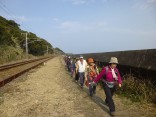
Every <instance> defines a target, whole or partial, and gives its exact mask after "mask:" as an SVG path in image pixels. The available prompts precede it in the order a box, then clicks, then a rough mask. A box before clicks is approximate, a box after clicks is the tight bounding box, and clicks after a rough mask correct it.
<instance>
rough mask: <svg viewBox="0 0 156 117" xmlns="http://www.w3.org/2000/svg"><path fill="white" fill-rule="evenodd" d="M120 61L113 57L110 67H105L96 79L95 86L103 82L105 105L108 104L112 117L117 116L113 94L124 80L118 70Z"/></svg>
mask: <svg viewBox="0 0 156 117" xmlns="http://www.w3.org/2000/svg"><path fill="white" fill-rule="evenodd" d="M117 64H119V63H118V59H117V58H116V57H111V59H110V62H109V65H108V66H106V67H104V68H103V70H102V71H101V72H100V74H99V75H98V76H97V77H96V78H95V79H94V82H93V83H94V84H96V83H97V82H98V81H99V80H100V79H102V78H103V77H104V78H103V79H102V81H103V88H104V92H105V95H106V99H105V103H106V104H108V107H109V110H110V115H111V116H115V104H114V101H113V98H112V97H113V94H114V92H115V90H116V86H117V84H118V86H119V87H121V84H122V79H121V76H120V73H119V71H118V69H117V68H116V66H117Z"/></svg>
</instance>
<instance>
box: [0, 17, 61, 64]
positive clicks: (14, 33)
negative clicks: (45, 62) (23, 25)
mask: <svg viewBox="0 0 156 117" xmlns="http://www.w3.org/2000/svg"><path fill="white" fill-rule="evenodd" d="M26 33H27V38H28V53H29V55H28V58H31V57H33V56H44V55H46V54H47V53H48V54H54V52H55V53H56V54H57V53H63V51H62V50H60V49H59V48H53V46H52V45H51V44H50V43H49V42H47V41H46V40H45V39H43V38H40V37H38V36H37V35H36V34H34V33H32V32H27V31H24V30H21V29H20V25H19V24H17V23H16V22H15V21H13V20H7V19H5V18H3V17H2V16H0V64H3V63H6V62H11V61H16V60H21V59H24V58H26V56H25V55H26V52H25V51H26V44H25V43H26V35H25V34H26ZM47 48H48V49H47ZM55 49H56V50H55ZM47 50H48V51H47Z"/></svg>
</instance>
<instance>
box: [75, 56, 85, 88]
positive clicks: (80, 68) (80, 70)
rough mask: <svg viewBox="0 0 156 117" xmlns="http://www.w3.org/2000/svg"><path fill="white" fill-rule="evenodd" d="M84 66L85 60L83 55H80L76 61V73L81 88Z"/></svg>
mask: <svg viewBox="0 0 156 117" xmlns="http://www.w3.org/2000/svg"><path fill="white" fill-rule="evenodd" d="M86 68H87V62H86V60H84V59H83V56H80V58H79V60H78V61H77V63H76V74H77V73H78V74H79V79H80V86H81V88H83V85H84V80H85V71H86Z"/></svg>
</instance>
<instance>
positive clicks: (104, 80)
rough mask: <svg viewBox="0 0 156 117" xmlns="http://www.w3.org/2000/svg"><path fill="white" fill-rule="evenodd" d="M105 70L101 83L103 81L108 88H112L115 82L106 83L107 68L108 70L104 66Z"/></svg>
mask: <svg viewBox="0 0 156 117" xmlns="http://www.w3.org/2000/svg"><path fill="white" fill-rule="evenodd" d="M105 68H106V73H105V75H104V76H103V79H102V81H103V83H106V84H107V86H108V87H109V88H113V87H114V86H115V85H116V82H108V81H106V75H107V73H108V70H109V68H108V66H106V67H105Z"/></svg>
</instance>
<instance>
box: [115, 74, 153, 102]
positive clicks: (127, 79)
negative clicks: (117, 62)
mask: <svg viewBox="0 0 156 117" xmlns="http://www.w3.org/2000/svg"><path fill="white" fill-rule="evenodd" d="M117 94H119V95H122V96H124V97H127V98H129V99H131V100H132V101H133V102H144V103H147V102H152V103H154V104H156V86H154V84H153V83H152V82H151V81H150V80H148V79H138V78H136V77H134V76H132V75H130V74H129V75H125V76H124V77H123V85H122V87H121V88H120V89H119V90H117Z"/></svg>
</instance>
